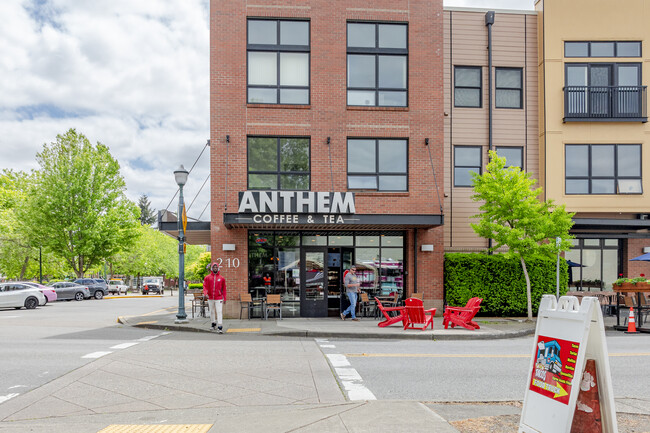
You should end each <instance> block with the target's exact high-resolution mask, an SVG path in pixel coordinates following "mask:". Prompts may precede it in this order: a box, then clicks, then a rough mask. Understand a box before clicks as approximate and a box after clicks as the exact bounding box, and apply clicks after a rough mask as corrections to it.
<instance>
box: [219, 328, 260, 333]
mask: <svg viewBox="0 0 650 433" xmlns="http://www.w3.org/2000/svg"><path fill="white" fill-rule="evenodd" d="M261 330H262V328H230V329H228V330H227V331H226V332H260V331H261Z"/></svg>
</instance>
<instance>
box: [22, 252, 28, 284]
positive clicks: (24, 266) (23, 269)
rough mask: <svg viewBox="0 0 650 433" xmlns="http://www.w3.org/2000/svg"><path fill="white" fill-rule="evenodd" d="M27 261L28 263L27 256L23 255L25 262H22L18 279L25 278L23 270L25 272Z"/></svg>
mask: <svg viewBox="0 0 650 433" xmlns="http://www.w3.org/2000/svg"><path fill="white" fill-rule="evenodd" d="M28 263H29V256H25V262H24V263H23V268H22V269H21V270H20V281H22V280H24V279H25V272H27V264H28Z"/></svg>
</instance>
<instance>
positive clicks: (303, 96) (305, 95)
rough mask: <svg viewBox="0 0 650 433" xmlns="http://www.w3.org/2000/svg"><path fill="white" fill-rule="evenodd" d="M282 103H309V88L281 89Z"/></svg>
mask: <svg viewBox="0 0 650 433" xmlns="http://www.w3.org/2000/svg"><path fill="white" fill-rule="evenodd" d="M280 104H309V90H307V89H280Z"/></svg>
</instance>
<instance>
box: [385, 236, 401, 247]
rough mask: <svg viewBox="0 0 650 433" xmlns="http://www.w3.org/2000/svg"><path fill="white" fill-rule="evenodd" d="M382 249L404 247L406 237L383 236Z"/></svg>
mask: <svg viewBox="0 0 650 433" xmlns="http://www.w3.org/2000/svg"><path fill="white" fill-rule="evenodd" d="M381 246H382V247H402V246H404V236H384V235H381Z"/></svg>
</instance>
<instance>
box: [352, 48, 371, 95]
mask: <svg viewBox="0 0 650 433" xmlns="http://www.w3.org/2000/svg"><path fill="white" fill-rule="evenodd" d="M348 87H370V88H373V87H375V56H359V55H348Z"/></svg>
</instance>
